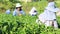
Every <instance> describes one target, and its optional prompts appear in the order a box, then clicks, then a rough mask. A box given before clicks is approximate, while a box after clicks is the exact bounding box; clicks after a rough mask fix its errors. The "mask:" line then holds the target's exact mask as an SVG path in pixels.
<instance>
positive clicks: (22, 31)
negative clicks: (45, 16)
mask: <svg viewBox="0 0 60 34" xmlns="http://www.w3.org/2000/svg"><path fill="white" fill-rule="evenodd" d="M7 3H8V2H7ZM13 4H14V3H12V6H15V5H13ZM21 4H22V6H23V10H24V11H25V12H26V16H13V15H12V11H13V10H12V11H11V14H5V13H4V12H3V13H1V12H2V10H1V12H0V34H60V16H58V17H57V21H58V25H59V28H58V29H54V28H53V27H45V26H44V24H42V25H38V24H37V23H36V19H37V18H38V17H37V16H29V15H28V12H29V11H30V9H31V8H32V7H33V6H35V7H36V9H37V11H38V13H39V14H40V13H42V12H43V11H44V9H45V7H46V5H47V1H46V2H42V1H41V2H32V3H21ZM2 5H4V4H1V6H2ZM8 5H9V6H10V5H11V4H8ZM8 5H7V6H8ZM5 6H6V5H4V6H2V7H3V8H4V7H5ZM7 6H6V7H5V8H4V9H8V8H9V7H7ZM12 6H10V7H12ZM56 6H57V7H60V4H59V3H58V2H56ZM39 14H38V15H39Z"/></svg>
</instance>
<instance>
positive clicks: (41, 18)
mask: <svg viewBox="0 0 60 34" xmlns="http://www.w3.org/2000/svg"><path fill="white" fill-rule="evenodd" d="M38 18H39V20H40V21H41V22H42V23H44V22H45V20H46V14H45V13H42V14H40V15H39V16H38Z"/></svg>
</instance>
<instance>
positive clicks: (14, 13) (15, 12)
mask: <svg viewBox="0 0 60 34" xmlns="http://www.w3.org/2000/svg"><path fill="white" fill-rule="evenodd" d="M20 14H22V15H25V12H24V11H23V10H21V11H20ZM17 15H18V14H17V10H16V9H15V10H14V12H13V16H17Z"/></svg>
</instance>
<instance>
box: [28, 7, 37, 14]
mask: <svg viewBox="0 0 60 34" xmlns="http://www.w3.org/2000/svg"><path fill="white" fill-rule="evenodd" d="M34 11H36V8H35V7H33V8H32V9H31V11H30V12H29V14H30V15H32V14H34V15H36V14H37V12H35V13H34Z"/></svg>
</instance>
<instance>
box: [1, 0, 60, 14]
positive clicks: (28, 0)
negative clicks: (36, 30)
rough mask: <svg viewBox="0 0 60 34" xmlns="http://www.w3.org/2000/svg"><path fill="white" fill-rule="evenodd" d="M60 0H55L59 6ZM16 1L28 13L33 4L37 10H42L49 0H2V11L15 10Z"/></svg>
mask: <svg viewBox="0 0 60 34" xmlns="http://www.w3.org/2000/svg"><path fill="white" fill-rule="evenodd" d="M59 1H60V0H55V2H56V4H57V7H60V2H59ZM16 3H20V4H21V5H22V6H23V10H24V11H26V13H28V12H29V11H30V10H31V8H32V7H33V6H34V7H36V9H37V11H39V12H41V11H43V10H44V8H45V7H46V5H47V0H0V13H4V12H5V11H6V10H7V9H11V11H13V10H14V9H15V4H16Z"/></svg>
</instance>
